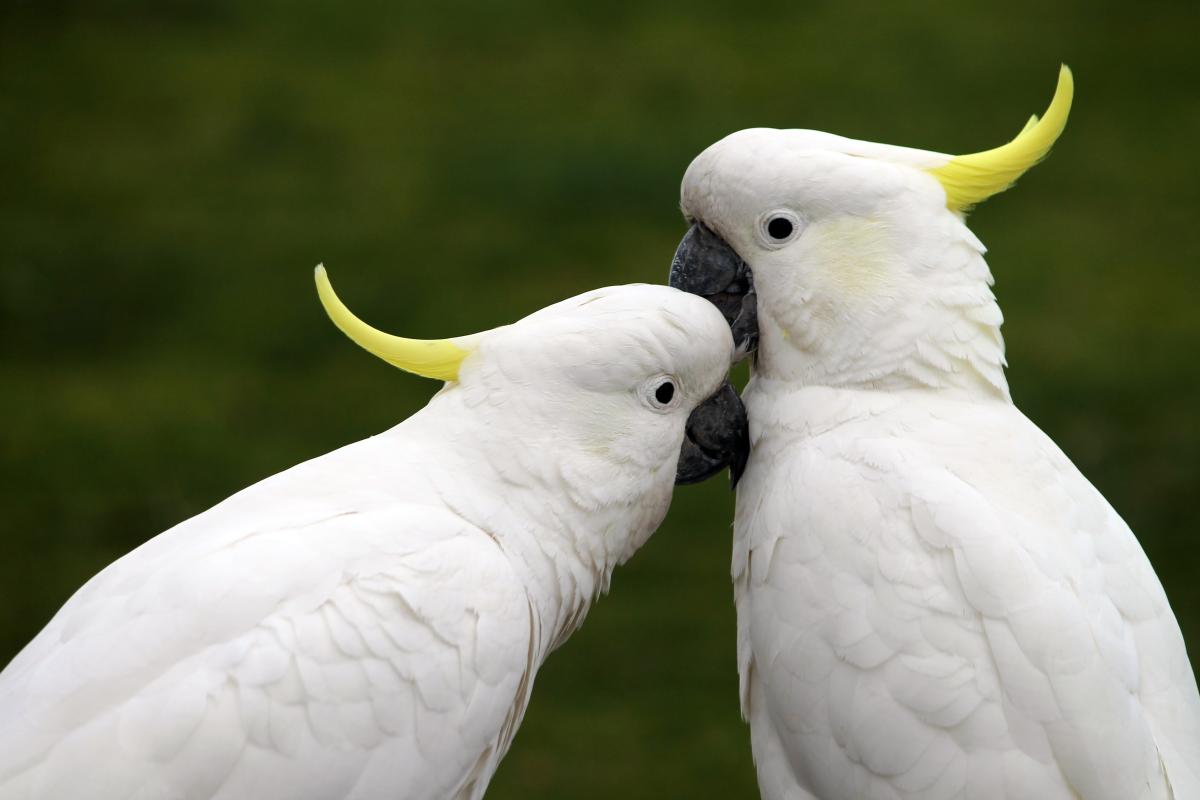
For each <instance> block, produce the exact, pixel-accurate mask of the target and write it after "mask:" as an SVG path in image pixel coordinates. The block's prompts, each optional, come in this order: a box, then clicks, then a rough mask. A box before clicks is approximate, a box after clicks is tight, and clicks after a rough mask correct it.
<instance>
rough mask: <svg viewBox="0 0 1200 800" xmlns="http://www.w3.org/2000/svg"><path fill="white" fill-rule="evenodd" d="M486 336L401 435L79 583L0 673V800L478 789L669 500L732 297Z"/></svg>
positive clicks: (249, 495) (711, 385)
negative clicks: (655, 397) (567, 642)
mask: <svg viewBox="0 0 1200 800" xmlns="http://www.w3.org/2000/svg"><path fill="white" fill-rule="evenodd" d="M339 324H343V323H342V322H339ZM471 344H472V350H471V352H470V353H468V354H466V355H465V360H463V361H462V364H461V369H460V371H459V374H458V375H457V377H458V380H457V381H455V382H451V383H448V384H447V386H446V388H445V389H443V390H442V391H441V392H440V393H439V394H438V395H437V396H435V397H434V398H433V400H432V401H431V402H430V403H429V405H428V406H427V407H426V408H424V409H423V410H421V411H420V412H418V413H417V414H416V415H414V416H413V417H411V418H409V419H408V420H406V421H405V422H403V423H402V424H400V425H399V426H397V427H396V428H394V429H392V430H390V431H387V432H386V433H383V434H381V435H378V436H375V437H373V438H370V439H367V440H364V441H361V442H358V443H355V444H352V445H349V446H348V447H344V448H342V449H340V450H337V451H335V452H333V453H329V454H328V455H325V456H321V457H320V458H316V459H314V460H312V461H309V462H307V463H304V464H301V465H299V466H297V467H294V468H292V469H290V470H287V471H286V472H283V473H281V474H279V475H275V476H273V477H271V478H268V479H267V480H264V481H262V482H261V483H259V484H256V485H254V486H252V487H250V488H248V489H246V490H244V491H242V492H240V493H238V494H236V495H234V496H233V497H230V498H229V499H228V500H226V501H224V502H223V503H221V504H219V505H217V506H215V507H214V508H212V509H210V510H209V511H206V512H204V513H203V514H200V515H199V516H197V517H194V518H192V519H190V520H187V521H186V522H183V523H182V524H180V525H178V526H176V527H175V528H173V529H171V530H169V531H167V532H166V533H163V534H161V535H160V536H158V537H156V538H154V539H152V540H151V541H149V542H147V543H146V544H145V545H143V546H141V547H139V548H138V549H137V550H135V551H133V552H132V553H130V554H129V555H127V556H125V557H124V558H121V559H120V560H118V561H117V562H115V563H114V564H112V565H111V566H109V567H108V568H106V569H105V570H104V571H102V572H101V573H100V574H99V575H97V576H96V577H95V578H93V579H92V580H91V581H89V582H88V583H87V585H85V586H84V587H83V588H82V589H81V590H80V591H79V592H78V593H77V594H76V595H75V596H74V597H72V598H71V599H70V601H68V602H67V604H66V605H65V606H64V607H63V608H62V610H61V611H60V612H59V613H58V614H57V615H56V616H55V617H54V619H53V620H52V621H51V622H50V624H49V625H47V627H46V628H45V629H44V630H43V631H42V632H41V633H40V634H39V635H38V636H37V637H36V638H35V639H34V640H33V642H31V643H30V644H29V645H28V646H27V647H26V648H25V649H24V650H23V651H22V652H21V653H20V654H19V655H18V656H17V657H16V658H15V659H14V660H13V661H12V663H11V664H9V665H8V667H7V668H6V669H5V670H4V672H3V673H2V674H0V797H3V798H5V800H16V798H55V799H58V798H88V799H89V800H106V799H107V798H112V799H113V800H115V799H116V798H143V799H145V800H151V799H154V800H158V799H160V798H161V799H164V800H165V799H166V798H171V799H175V798H181V799H182V798H187V799H188V800H191V799H193V798H197V799H198V798H227V799H230V800H232V799H234V798H257V797H264V798H265V797H274V798H289V799H293V798H312V799H313V800H325V799H326V798H362V799H366V798H452V797H461V798H477V797H480V796H482V794H483V792H484V790H485V788H486V786H487V783H488V781H489V779H490V778H491V776H492V774H493V772H494V771H495V769H496V766H497V764H498V762H499V761H500V759H501V757H502V756H503V755H504V753H505V751H506V750H507V748H508V746H509V744H510V743H511V741H512V737H513V734H514V733H515V731H516V729H517V727H518V725H519V724H520V721H521V717H522V714H523V713H524V710H525V707H526V703H527V702H528V700H529V693H530V690H531V688H532V685H533V680H534V676H535V674H536V671H537V669H538V667H539V666H540V664H541V663H542V661H543V660H544V659H545V657H546V656H547V655H548V654H549V652H550V651H551V650H552V649H553V648H554V647H555V646H557V644H559V643H561V642H562V641H563V640H564V639H565V638H566V637H567V636H569V635H570V633H571V632H572V631H573V630H574V629H575V628H576V627H577V626H578V625H579V624H580V622H581V621H582V619H583V616H584V614H585V613H586V611H587V609H588V607H589V605H590V603H591V602H592V600H593V599H594V598H595V597H596V595H597V594H598V593H600V592H601V591H602V590H604V589H605V588H606V587H607V583H608V579H609V575H610V574H611V571H612V569H613V568H614V567H615V566H616V565H617V564H618V563H620V562H622V561H623V560H625V559H626V558H628V557H629V556H630V555H631V554H632V553H633V552H634V551H635V550H636V549H637V548H638V547H639V546H640V545H641V544H642V543H643V542H644V541H645V539H646V537H648V536H649V535H650V533H651V532H652V531H653V530H654V528H655V527H656V526H657V525H658V523H659V522H660V521H661V519H662V517H663V515H664V514H665V513H666V509H667V505H668V503H669V501H670V496H671V490H672V484H673V482H674V478H675V462H676V459H677V458H678V456H679V449H680V444H681V442H682V441H683V437H684V425H685V422H686V420H687V418H688V414H689V411H690V410H691V409H693V408H695V407H696V406H697V404H699V403H700V402H701V401H702V400H704V399H705V398H707V397H708V396H709V395H711V394H712V393H713V392H714V391H715V390H716V388H717V387H718V386H720V385H721V383H722V381H723V379H724V375H725V372H726V370H727V369H728V364H729V359H730V354H731V349H732V345H731V341H730V336H729V332H728V329H727V327H726V326H725V324H724V322H723V320H722V319H721V317H720V315H719V314H718V313H717V312H716V311H715V310H713V309H712V308H711V306H708V304H706V303H704V302H703V301H701V300H699V299H698V298H695V297H693V296H690V295H686V294H684V293H681V292H676V291H674V290H672V289H668V288H666V287H650V286H633V287H619V288H615V289H606V290H598V291H596V292H592V293H589V294H587V295H583V296H581V297H578V298H574V299H572V300H569V301H565V302H563V303H560V304H558V305H556V306H552V307H551V308H549V309H545V310H543V311H541V312H538V313H537V314H535V315H533V316H531V317H528V318H526V319H525V320H522V321H521V322H518V323H516V324H514V325H510V326H507V327H505V328H500V329H497V330H496V331H491V332H488V333H486V334H481V335H479V336H478V337H476V338H475V339H472V340H471ZM664 375H666V376H672V377H673V379H674V380H675V381H676V384H677V386H678V389H677V393H676V397H675V398H674V399H673V402H671V403H669V404H667V405H666V406H663V407H657V406H652V405H651V404H648V402H647V398H646V396H645V391H646V388H647V386H649V387H650V388H653V385H655V384H653V383H647V382H648V381H650V382H654V381H659V382H661V379H662V376H664Z"/></svg>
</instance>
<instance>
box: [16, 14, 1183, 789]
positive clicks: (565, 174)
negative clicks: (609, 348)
mask: <svg viewBox="0 0 1200 800" xmlns="http://www.w3.org/2000/svg"><path fill="white" fill-rule="evenodd" d="M1196 8H1197V7H1196V5H1195V4H1194V3H1179V4H1177V5H1171V4H1163V3H1154V2H1149V3H1142V4H1134V5H1131V4H1128V3H1109V4H1103V3H1096V2H1084V1H1082V0H1081V1H1080V2H1065V3H1048V2H1023V1H1022V2H1011V3H1005V4H1003V5H1002V8H1001V7H1000V6H997V4H994V3H988V4H964V3H960V2H932V3H919V4H915V5H906V6H901V4H894V5H893V4H887V5H885V4H880V3H861V4H860V3H842V2H837V3H835V2H813V3H800V2H795V1H793V2H791V3H757V4H732V3H729V4H707V3H700V2H689V3H674V4H653V5H651V4H648V3H644V2H611V1H609V2H602V3H601V2H595V3H580V4H578V5H577V6H573V7H567V6H554V7H550V6H542V5H539V4H534V3H524V2H521V3H516V2H514V3H503V4H502V3H482V2H481V3H467V2H443V3H430V2H424V3H384V2H341V3H333V2H330V3H321V4H317V3H312V4H310V3H297V2H288V3H284V2H264V1H263V0H255V1H254V2H250V1H249V0H247V1H246V2H242V3H233V2H219V1H216V0H214V1H213V2H200V0H194V1H192V2H126V3H84V2H79V3H74V2H62V1H60V2H52V1H51V0H39V1H38V2H20V3H16V4H15V5H14V4H13V3H12V2H8V3H5V4H3V5H2V6H0V358H2V362H0V389H2V391H0V420H2V422H0V468H2V470H3V474H2V478H3V480H2V481H0V664H2V663H4V662H5V661H6V660H7V659H8V658H9V657H10V656H11V655H12V654H14V653H15V652H16V651H17V650H18V649H19V648H20V647H21V646H22V645H23V644H24V643H25V642H26V641H27V640H28V639H29V638H30V637H31V636H32V635H33V634H34V633H35V632H36V631H37V630H38V629H39V628H40V627H41V626H42V625H44V624H45V622H46V621H47V620H48V619H49V618H50V616H51V615H52V614H53V612H54V611H55V609H57V608H58V606H59V605H60V604H61V603H62V602H63V601H64V600H66V599H67V597H68V596H69V595H70V593H71V592H72V591H73V590H74V589H75V588H76V587H77V586H79V585H80V584H81V583H82V582H83V581H84V580H86V579H87V578H88V577H89V576H91V575H92V574H94V573H95V572H96V571H97V570H99V569H100V568H101V567H102V566H104V565H105V564H107V563H108V562H109V561H111V560H112V559H114V558H115V557H117V556H118V555H120V554H122V553H124V552H126V551H128V550H129V549H131V548H133V547H135V546H137V545H138V544H139V543H141V542H143V541H145V540H146V539H147V538H149V537H150V536H152V535H154V534H155V533H157V532H159V531H161V530H163V529H165V528H166V527H168V526H170V525H172V524H173V523H175V522H177V521H179V520H181V519H183V518H185V517H188V516H190V515H192V514H195V513H197V512H199V511H201V510H203V509H204V508H206V507H208V506H209V505H211V504H213V503H215V502H216V501H218V500H220V499H221V498H223V497H225V496H226V495H228V494H230V493H231V492H233V491H235V490H237V489H239V488H241V487H243V486H245V485H247V484H249V483H251V482H253V481H255V480H258V479H259V478H262V477H264V476H266V475H269V474H271V473H273V472H276V471H278V470H281V469H283V468H285V467H288V466H290V465H292V464H294V463H296V462H298V461H300V460H302V459H305V458H308V457H311V456H314V455H317V454H319V453H322V452H325V451H327V450H329V449H332V448H334V447H337V446H339V445H341V444H344V443H346V442H349V441H352V440H354V439H358V438H361V437H364V436H367V435H369V434H372V433H375V432H377V431H379V430H382V429H384V428H387V427H389V426H391V425H392V424H394V423H395V422H397V421H398V420H400V419H402V418H403V417H405V416H406V415H408V414H409V413H411V412H412V411H413V410H414V409H416V408H417V407H419V406H420V405H421V404H422V403H423V402H424V401H425V399H426V398H427V397H428V396H429V395H430V394H431V393H432V392H433V391H434V390H435V388H436V387H435V386H434V385H433V384H432V383H430V382H426V381H422V380H420V379H417V378H414V377H411V376H407V375H404V374H402V373H400V372H398V371H396V370H393V369H389V368H388V367H386V366H385V365H384V364H382V363H381V362H379V361H377V360H374V359H372V358H370V357H368V356H367V355H365V354H364V353H363V352H361V351H360V350H358V349H357V348H355V347H354V346H352V345H351V344H350V343H349V342H347V341H346V340H345V338H344V337H343V336H341V334H339V333H337V332H336V331H335V330H334V329H333V328H332V326H331V325H330V324H329V322H328V321H327V320H326V319H325V317H324V315H323V314H322V312H321V310H320V308H319V307H318V305H317V302H316V298H315V296H314V291H313V287H312V277H311V275H312V267H313V265H314V264H316V263H317V262H318V261H324V262H325V263H326V264H327V265H328V266H329V267H330V270H331V273H332V275H333V277H334V280H335V283H336V285H337V286H338V287H339V289H340V291H341V292H342V294H343V296H344V297H345V298H346V300H347V301H348V303H349V304H350V305H351V307H353V308H355V309H356V310H357V311H358V312H359V313H360V314H361V315H362V316H364V317H365V318H366V319H368V320H370V321H372V322H375V323H376V324H378V325H380V326H381V327H384V328H386V329H388V330H392V331H395V332H397V333H405V334H409V335H414V336H443V335H453V334H462V333H467V332H470V331H474V330H478V329H482V328H488V327H492V326H495V325H498V324H501V323H504V322H508V321H510V320H513V319H514V318H516V317H518V316H521V315H523V314H525V313H528V312H530V311H533V310H534V309H536V308H539V307H541V306H543V305H545V304H547V303H550V302H553V301H555V300H558V299H561V298H563V297H566V296H569V295H572V294H576V293H579V292H582V291H585V290H587V289H590V288H592V287H595V286H598V285H606V284H615V283H624V282H632V281H661V280H663V279H664V276H665V273H666V269H667V266H668V263H669V260H670V256H671V253H672V251H673V249H674V246H675V243H676V242H677V240H678V238H679V236H680V235H681V234H682V233H683V225H682V222H681V220H680V218H679V214H678V211H677V202H678V194H677V192H678V184H679V179H680V177H681V175H682V173H683V170H684V168H685V167H686V166H687V164H688V162H689V160H690V159H691V158H692V156H694V155H695V154H696V153H698V152H699V151H700V150H701V149H702V148H703V147H705V146H706V145H708V144H709V143H711V142H712V141H714V140H716V139H717V138H719V137H721V136H723V135H724V134H726V133H728V132H730V131H733V130H736V129H739V128H744V127H750V126H755V125H771V126H777V127H812V128H820V129H825V130H831V131H835V132H838V133H842V134H845V135H849V136H853V137H857V138H864V139H873V140H877V141H886V142H892V143H897V144H908V145H915V146H922V147H927V148H930V149H938V150H944V151H949V152H964V151H971V150H976V149H983V148H985V147H989V146H992V145H994V144H998V143H1000V142H1001V141H1003V140H1005V139H1006V138H1008V137H1009V136H1011V135H1013V134H1014V133H1016V131H1017V130H1019V128H1020V127H1021V125H1022V124H1023V123H1024V121H1025V119H1026V117H1027V116H1028V114H1030V113H1032V112H1035V111H1036V112H1040V111H1041V110H1042V109H1043V108H1044V106H1045V104H1046V103H1047V102H1048V100H1049V98H1050V95H1051V92H1052V89H1053V86H1054V80H1055V74H1056V71H1057V68H1058V64H1059V62H1060V61H1066V62H1068V63H1069V64H1071V65H1072V67H1074V69H1075V74H1076V79H1077V82H1078V90H1077V100H1076V106H1075V110H1074V112H1073V115H1072V119H1071V123H1070V125H1069V126H1068V128H1067V132H1066V135H1065V136H1064V138H1063V139H1062V141H1061V142H1060V145H1059V147H1058V148H1057V150H1056V151H1055V153H1054V155H1053V157H1052V158H1051V159H1050V160H1049V161H1048V162H1046V163H1045V164H1043V165H1042V166H1040V167H1038V168H1037V169H1035V170H1034V171H1033V172H1032V173H1031V174H1030V175H1029V176H1027V178H1026V179H1025V180H1023V181H1022V183H1021V185H1020V186H1019V187H1018V188H1017V189H1015V190H1013V191H1011V192H1009V193H1007V194H1005V195H1002V196H1000V197H998V198H996V199H994V200H992V201H991V202H989V203H987V204H985V205H983V206H982V207H981V208H980V209H979V210H978V211H977V212H976V213H975V215H974V216H973V217H972V227H973V228H974V230H975V231H976V232H977V233H978V234H979V235H980V237H981V238H982V239H983V240H984V242H986V243H987V244H988V245H989V246H990V247H991V251H990V257H989V258H990V263H991V265H992V268H993V271H994V272H995V274H996V278H997V292H998V294H999V297H1000V300H1001V304H1002V306H1003V308H1004V310H1005V313H1006V315H1007V323H1006V325H1005V327H1004V332H1005V335H1006V337H1007V340H1008V345H1009V350H1008V352H1009V360H1010V362H1011V364H1012V368H1011V370H1010V372H1009V375H1010V378H1011V382H1012V386H1013V395H1014V397H1015V398H1016V400H1017V402H1018V403H1019V404H1020V405H1021V407H1022V408H1024V410H1025V411H1026V412H1027V413H1028V414H1029V415H1030V416H1031V417H1032V418H1033V419H1034V420H1035V421H1036V422H1038V423H1039V424H1040V425H1041V426H1042V427H1043V428H1045V429H1046V430H1047V431H1048V432H1049V433H1050V434H1051V435H1052V436H1053V437H1054V438H1055V439H1057V440H1058V441H1059V442H1060V443H1061V444H1062V446H1063V447H1064V448H1065V449H1066V451H1067V452H1068V454H1069V455H1071V456H1072V457H1073V458H1074V459H1075V460H1076V462H1077V463H1078V464H1079V465H1080V466H1081V467H1082V468H1083V470H1084V472H1085V473H1086V474H1087V475H1089V476H1090V477H1091V478H1092V480H1093V481H1095V482H1096V484H1097V485H1098V486H1099V487H1100V489H1101V490H1102V491H1103V492H1104V493H1105V494H1106V495H1107V496H1108V497H1109V499H1110V500H1111V501H1112V502H1113V504H1114V505H1115V506H1116V508H1117V509H1118V510H1119V511H1120V512H1121V513H1122V514H1123V515H1124V516H1125V518H1126V519H1127V520H1128V521H1129V522H1130V523H1131V525H1132V526H1133V528H1134V530H1135V531H1136V532H1137V533H1138V535H1139V537H1140V538H1141V541H1142V543H1143V545H1144V546H1145V548H1146V550H1147V551H1148V552H1149V554H1150V557H1151V559H1152V560H1153V561H1154V564H1155V566H1156V567H1157V569H1158V572H1159V574H1160V575H1161V576H1162V579H1163V581H1164V583H1165V584H1166V586H1167V590H1168V592H1169V593H1170V596H1171V598H1172V601H1173V604H1174V607H1175V609H1176V612H1177V613H1178V615H1179V617H1180V620H1181V622H1182V624H1183V628H1184V632H1185V634H1186V635H1187V636H1188V638H1189V640H1190V641H1191V642H1192V643H1193V652H1194V653H1195V652H1198V651H1200V582H1197V580H1196V575H1197V570H1198V569H1200V549H1198V548H1197V547H1196V545H1195V542H1194V538H1195V536H1196V533H1197V530H1196V529H1197V524H1196V523H1197V520H1198V518H1200V511H1198V508H1197V488H1198V480H1200V466H1198V465H1200V423H1198V422H1197V418H1198V413H1197V412H1198V409H1197V404H1198V401H1200V388H1198V386H1197V379H1196V373H1197V370H1198V368H1200V367H1198V358H1197V356H1198V354H1200V319H1198V317H1197V314H1196V305H1197V301H1198V299H1200V280H1198V279H1197V270H1198V269H1200V226H1198V225H1197V211H1198V210H1200V190H1198V179H1200V158H1198V157H1197V152H1196V147H1197V142H1198V141H1200V103H1198V101H1197V98H1198V97H1200V70H1198V68H1197V57H1196V53H1195V32H1196V30H1197V24H1198V23H1200V19H1198V16H1197V13H1196ZM995 9H1000V10H995ZM731 511H732V498H731V496H730V495H729V494H728V492H727V490H726V489H725V487H724V486H723V485H722V483H721V482H712V483H710V484H708V485H705V486H702V487H692V488H686V489H684V490H682V491H680V492H679V493H678V495H677V496H676V500H675V505H674V508H673V509H672V512H671V515H670V517H669V519H668V520H667V523H666V524H665V525H664V527H663V529H662V530H661V532H660V533H659V534H658V536H657V537H656V538H655V539H653V540H652V541H651V543H650V544H649V545H648V546H647V547H646V548H645V550H644V551H642V553H640V554H639V555H638V557H637V558H636V559H634V561H633V562H632V563H631V564H630V565H628V566H627V567H626V568H625V569H623V570H621V571H619V572H618V573H617V575H616V577H615V580H614V582H613V593H612V595H611V597H609V598H606V599H605V600H603V601H602V602H601V603H600V604H599V605H598V607H597V608H596V609H595V610H594V611H593V613H592V615H591V617H590V619H589V620H588V623H587V625H586V626H585V627H584V629H583V631H582V632H581V633H580V634H578V635H577V636H576V637H575V638H574V639H573V640H572V641H571V642H570V643H569V644H568V646H566V647H565V648H564V649H563V650H562V651H561V652H559V653H558V654H556V655H555V656H554V657H553V658H552V659H551V661H550V662H549V664H548V665H547V667H546V669H545V670H544V671H543V672H542V673H541V675H540V676H539V678H538V684H537V689H536V692H535V695H534V701H533V704H532V707H531V709H530V712H529V715H528V718H527V719H526V722H525V725H524V727H523V729H522V730H521V732H520V734H519V736H518V737H517V740H516V744H515V746H514V748H513V750H512V752H511V754H510V755H509V757H508V759H507V760H506V761H505V763H504V765H503V766H502V767H501V769H500V772H499V774H498V776H497V778H496V781H495V783H494V785H493V790H492V793H491V796H492V797H496V798H563V797H571V798H607V797H614V796H627V797H751V796H753V794H754V788H753V770H752V766H751V762H750V756H749V745H748V736H747V731H746V730H745V728H744V727H743V726H742V724H741V723H740V721H739V719H738V711H737V699H736V695H737V691H736V684H737V681H736V671H735V664H734V655H733V650H734V648H733V642H734V628H733V610H732V604H731V597H730V589H729V582H728V577H727V575H728V552H729V538H730V534H729V530H728V521H729V519H730V515H731Z"/></svg>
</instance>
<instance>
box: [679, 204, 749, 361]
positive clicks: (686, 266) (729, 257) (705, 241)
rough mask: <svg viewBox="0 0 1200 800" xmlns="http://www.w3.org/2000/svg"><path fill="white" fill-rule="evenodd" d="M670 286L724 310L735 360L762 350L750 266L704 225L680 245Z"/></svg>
mask: <svg viewBox="0 0 1200 800" xmlns="http://www.w3.org/2000/svg"><path fill="white" fill-rule="evenodd" d="M667 282H668V283H669V284H670V285H671V286H673V287H675V288H676V289H682V290H683V291H685V292H691V293H692V294H698V295H700V296H701V297H703V298H705V299H706V300H708V301H709V302H711V303H712V304H713V305H715V306H716V307H717V308H718V309H720V311H721V313H722V314H723V315H725V321H726V322H728V323H729V328H730V330H732V331H733V343H734V345H735V347H736V351H735V354H734V357H735V360H740V359H741V358H742V357H744V356H746V355H747V354H749V353H751V352H753V350H754V349H755V348H756V347H757V346H758V296H757V295H755V293H754V276H753V274H752V273H751V272H750V266H749V265H748V264H747V263H746V262H745V261H743V260H742V258H741V256H739V255H738V254H737V252H736V251H734V249H733V248H732V247H730V246H729V245H728V244H726V243H725V240H724V239H722V238H721V237H720V236H718V235H717V234H715V233H713V232H712V231H711V230H709V229H708V228H707V227H705V226H704V225H703V224H701V223H699V222H697V223H695V224H694V225H692V227H691V228H690V229H689V230H688V232H687V234H686V235H685V236H684V237H683V241H681V242H680V243H679V247H678V248H677V249H676V250H675V258H674V259H673V260H672V261H671V275H670V278H669V279H668V281H667Z"/></svg>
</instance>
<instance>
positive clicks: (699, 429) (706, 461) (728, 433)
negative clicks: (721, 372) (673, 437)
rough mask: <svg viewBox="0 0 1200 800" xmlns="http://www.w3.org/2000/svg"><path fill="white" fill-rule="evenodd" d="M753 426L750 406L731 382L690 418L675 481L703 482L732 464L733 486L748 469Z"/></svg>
mask: <svg viewBox="0 0 1200 800" xmlns="http://www.w3.org/2000/svg"><path fill="white" fill-rule="evenodd" d="M749 457H750V425H749V423H748V421H747V419H746V407H745V406H743V405H742V399H741V398H740V397H738V394H737V392H736V391H734V389H733V386H731V385H730V383H729V381H725V383H724V384H723V385H722V386H721V388H720V389H718V390H717V393H716V394H714V395H713V396H712V397H710V398H708V399H707V400H705V401H704V402H703V403H701V404H700V405H698V406H696V408H695V409H694V410H693V411H692V414H691V416H689V417H688V421H687V428H686V429H685V434H684V437H683V448H682V449H681V450H680V451H679V467H678V468H677V469H676V470H675V483H676V484H683V483H699V482H700V481H702V480H704V479H706V478H710V477H712V476H713V475H716V474H717V473H718V472H720V471H721V470H723V469H725V467H729V483H730V488H736V487H737V482H738V479H739V478H741V477H742V473H743V472H744V471H745V470H746V459H748V458H749Z"/></svg>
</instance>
